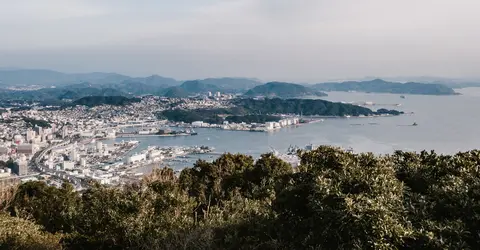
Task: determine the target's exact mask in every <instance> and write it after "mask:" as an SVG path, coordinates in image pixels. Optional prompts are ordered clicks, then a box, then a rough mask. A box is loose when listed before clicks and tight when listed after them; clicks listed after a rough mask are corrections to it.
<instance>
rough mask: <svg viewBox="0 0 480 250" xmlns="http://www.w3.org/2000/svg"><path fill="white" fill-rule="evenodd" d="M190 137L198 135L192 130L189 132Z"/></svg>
mask: <svg viewBox="0 0 480 250" xmlns="http://www.w3.org/2000/svg"><path fill="white" fill-rule="evenodd" d="M190 135H198V133H197V132H195V130H193V129H192V130H191V131H190Z"/></svg>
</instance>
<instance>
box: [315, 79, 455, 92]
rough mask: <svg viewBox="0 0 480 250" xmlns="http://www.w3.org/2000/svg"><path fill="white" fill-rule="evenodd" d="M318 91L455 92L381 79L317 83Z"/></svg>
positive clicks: (440, 85)
mask: <svg viewBox="0 0 480 250" xmlns="http://www.w3.org/2000/svg"><path fill="white" fill-rule="evenodd" d="M312 88H313V89H316V90H319V91H358V92H372V93H392V94H418V95H455V94H457V93H455V91H454V90H453V89H452V88H450V87H447V86H445V85H442V84H434V83H417V82H407V83H398V82H388V81H385V80H382V79H374V80H371V81H360V82H359V81H347V82H339V83H338V82H330V83H319V84H315V85H313V86H312Z"/></svg>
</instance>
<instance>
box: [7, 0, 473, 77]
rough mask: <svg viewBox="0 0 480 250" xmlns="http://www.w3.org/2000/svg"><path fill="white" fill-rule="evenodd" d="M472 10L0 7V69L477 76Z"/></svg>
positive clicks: (179, 0) (447, 0) (396, 6)
mask: <svg viewBox="0 0 480 250" xmlns="http://www.w3.org/2000/svg"><path fill="white" fill-rule="evenodd" d="M479 9H480V1H478V0H361V1H359V0H175V1H172V0H101V1H99V0H68V1H66V0H41V1H39V0H15V1H12V0H0V67H21V68H41V69H53V70H58V71H63V72H90V71H102V72H117V73H123V74H128V75H132V76H145V75H151V74H159V75H162V76H168V77H174V78H177V79H196V78H207V77H222V76H231V77H255V78H259V79H262V80H282V81H295V82H319V81H325V80H331V79H353V78H361V77H364V76H378V77H382V76H383V77H394V76H440V77H460V78H471V77H479V76H480V72H478V69H479V68H480V28H478V26H479V25H480V15H478V10H479Z"/></svg>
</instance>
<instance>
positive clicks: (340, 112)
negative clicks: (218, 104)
mask: <svg viewBox="0 0 480 250" xmlns="http://www.w3.org/2000/svg"><path fill="white" fill-rule="evenodd" d="M234 104H235V105H237V106H238V107H240V108H242V109H244V110H245V112H247V113H255V114H297V115H300V114H303V115H307V116H310V115H318V116H345V115H352V116H359V115H366V116H367V115H375V114H377V113H376V112H374V111H372V110H370V109H368V108H364V107H360V106H356V105H352V104H345V103H339V102H329V101H325V100H312V99H286V100H285V99H279V98H274V99H264V100H254V99H239V100H236V101H234ZM402 113H403V112H398V111H389V110H382V114H393V115H398V114H402Z"/></svg>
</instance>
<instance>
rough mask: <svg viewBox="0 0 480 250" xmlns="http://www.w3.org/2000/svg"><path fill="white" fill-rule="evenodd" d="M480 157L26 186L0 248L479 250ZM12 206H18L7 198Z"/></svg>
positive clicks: (276, 164)
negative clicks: (79, 186) (80, 188)
mask: <svg viewBox="0 0 480 250" xmlns="http://www.w3.org/2000/svg"><path fill="white" fill-rule="evenodd" d="M479 156H480V152H479V151H471V152H465V153H458V154H456V155H437V154H435V153H434V152H421V153H409V152H401V151H397V152H395V153H393V155H387V156H375V155H374V154H353V153H349V152H345V151H343V150H340V149H335V148H331V147H325V146H323V147H320V148H318V149H316V150H314V151H310V152H302V153H300V158H301V166H300V167H299V168H297V169H295V171H294V169H293V168H292V167H291V166H290V165H288V164H287V163H285V162H284V161H282V160H280V159H278V158H276V157H275V156H274V155H272V154H264V155H262V156H261V157H260V158H259V159H258V160H257V161H254V159H253V158H252V157H251V156H246V155H240V154H236V155H233V154H224V155H222V156H220V158H218V159H217V160H215V161H213V162H207V161H198V162H197V163H196V164H195V165H194V166H193V167H192V168H187V169H184V170H183V171H182V172H181V173H180V176H179V177H178V178H177V177H176V175H175V174H174V171H173V170H172V169H156V170H154V173H153V174H151V175H150V176H147V177H146V178H145V179H144V180H143V181H142V182H140V183H137V184H132V185H128V186H125V187H122V188H114V187H106V186H102V185H100V184H94V185H93V186H92V187H90V188H88V189H87V190H85V191H84V192H83V193H82V194H79V193H78V192H74V190H73V188H72V187H71V186H70V185H64V186H63V187H61V188H56V187H48V186H46V185H45V184H44V183H43V182H27V183H24V184H22V185H20V186H19V187H17V188H15V189H13V190H12V191H11V193H10V192H9V191H5V192H4V193H3V194H5V195H2V196H0V197H1V200H0V209H2V211H4V212H2V213H0V225H1V226H0V248H1V249H478V248H479V242H480V234H478V232H480V199H479V197H480V174H479V169H478V165H480V157H479ZM9 197H10V198H9Z"/></svg>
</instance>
